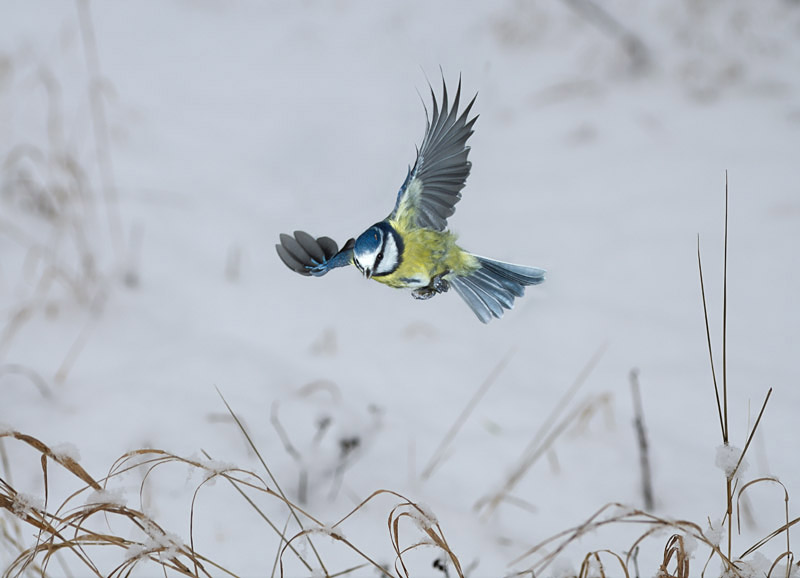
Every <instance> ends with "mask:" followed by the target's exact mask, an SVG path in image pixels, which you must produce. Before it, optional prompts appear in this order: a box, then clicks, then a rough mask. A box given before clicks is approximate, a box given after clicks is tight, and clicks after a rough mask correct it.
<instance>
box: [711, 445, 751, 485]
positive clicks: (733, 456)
mask: <svg viewBox="0 0 800 578" xmlns="http://www.w3.org/2000/svg"><path fill="white" fill-rule="evenodd" d="M714 464H716V466H717V467H718V468H719V469H721V470H722V471H723V472H725V478H727V479H733V478H734V477H738V476H739V475H740V474H743V473H744V472H745V471H747V467H748V466H749V464H748V463H747V459H746V458H743V457H742V450H741V449H740V448H737V447H736V446H733V445H731V444H722V445H721V446H717V456H716V458H715V459H714ZM734 474H736V476H734Z"/></svg>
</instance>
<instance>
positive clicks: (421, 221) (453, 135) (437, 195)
mask: <svg viewBox="0 0 800 578" xmlns="http://www.w3.org/2000/svg"><path fill="white" fill-rule="evenodd" d="M442 85H443V89H442V93H443V94H442V106H441V109H439V105H438V103H437V102H436V95H435V94H434V93H433V89H432V88H431V96H432V98H433V114H432V115H431V116H430V117H428V118H426V127H425V137H424V139H423V140H422V145H421V146H420V148H419V150H418V151H417V159H416V162H415V163H414V167H413V168H411V169H410V170H409V172H408V175H407V176H406V180H405V182H404V183H403V186H402V187H401V188H400V192H399V193H398V194H397V203H396V204H395V208H394V210H393V211H392V214H391V215H390V216H389V219H390V220H392V221H398V222H404V221H410V224H411V225H413V226H416V227H419V228H425V229H433V230H435V231H443V230H444V229H445V228H446V227H447V219H448V217H450V216H451V215H452V214H453V213H455V210H456V209H455V205H456V203H458V201H459V200H461V189H463V188H464V185H465V184H466V182H467V177H468V176H469V171H470V168H471V167H472V163H470V162H469V160H467V157H468V156H469V147H468V146H467V145H466V143H467V139H469V137H470V136H471V135H472V132H473V131H472V127H473V125H474V124H475V121H476V120H477V119H478V117H477V116H474V117H473V118H471V119H469V118H468V117H469V112H470V109H472V105H473V104H474V103H475V98H476V97H477V95H476V96H475V97H473V98H472V100H471V101H470V102H469V104H467V106H466V108H464V111H463V112H462V113H461V114H460V115H459V114H458V107H459V103H460V100H461V79H459V81H458V89H457V90H456V96H455V99H454V100H453V104H452V107H451V106H450V103H449V102H448V98H447V86H446V85H445V84H444V82H442ZM425 113H426V116H427V109H426V111H425Z"/></svg>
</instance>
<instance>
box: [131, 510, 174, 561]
mask: <svg viewBox="0 0 800 578" xmlns="http://www.w3.org/2000/svg"><path fill="white" fill-rule="evenodd" d="M142 530H143V531H144V532H145V533H146V534H147V539H146V540H145V541H144V542H143V543H142V544H135V545H133V546H130V547H129V548H128V552H127V554H126V556H125V557H126V559H128V560H130V559H135V558H141V557H142V556H145V555H147V554H154V553H155V554H158V559H159V560H160V561H161V562H166V561H168V560H172V559H174V558H177V557H178V555H179V554H180V550H181V548H183V542H182V541H181V539H180V537H179V536H177V535H176V534H173V533H171V532H165V531H163V530H161V529H160V528H158V527H157V526H156V525H155V524H153V523H149V522H147V521H146V520H145V524H144V526H143V527H142Z"/></svg>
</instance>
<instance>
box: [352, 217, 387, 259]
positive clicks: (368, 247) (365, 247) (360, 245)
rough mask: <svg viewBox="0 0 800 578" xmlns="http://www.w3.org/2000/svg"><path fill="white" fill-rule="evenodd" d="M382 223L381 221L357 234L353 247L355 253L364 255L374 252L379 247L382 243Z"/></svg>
mask: <svg viewBox="0 0 800 578" xmlns="http://www.w3.org/2000/svg"><path fill="white" fill-rule="evenodd" d="M382 224H383V223H378V224H377V225H373V226H371V227H370V228H369V229H367V230H366V231H364V232H363V233H361V234H360V235H359V236H358V239H356V245H355V248H354V250H355V252H356V253H357V254H361V255H365V254H369V253H374V252H375V251H377V250H378V249H379V248H380V246H381V245H382V244H383V235H384V230H383V227H381V225H382Z"/></svg>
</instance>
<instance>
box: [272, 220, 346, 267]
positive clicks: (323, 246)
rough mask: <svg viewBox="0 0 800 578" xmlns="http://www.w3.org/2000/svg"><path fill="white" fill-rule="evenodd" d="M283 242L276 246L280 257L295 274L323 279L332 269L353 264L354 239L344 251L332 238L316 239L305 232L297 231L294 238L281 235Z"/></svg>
mask: <svg viewBox="0 0 800 578" xmlns="http://www.w3.org/2000/svg"><path fill="white" fill-rule="evenodd" d="M280 238H281V242H280V244H279V245H275V249H276V250H277V251H278V257H280V258H281V261H283V263H284V264H285V265H286V266H287V267H289V269H291V270H292V271H294V272H295V273H300V274H301V275H313V276H314V277H322V276H323V275H324V274H325V273H327V272H328V271H330V270H331V269H336V268H337V267H344V266H346V265H350V264H352V263H353V245H354V244H355V240H354V239H350V240H348V241H347V243H345V244H344V247H342V250H341V251H340V250H339V246H338V245H337V244H336V241H334V240H333V239H331V238H330V237H317V238H316V239H315V238H314V237H312V236H311V235H309V234H308V233H306V232H305V231H295V232H294V237H292V236H291V235H287V234H285V233H281V236H280Z"/></svg>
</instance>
